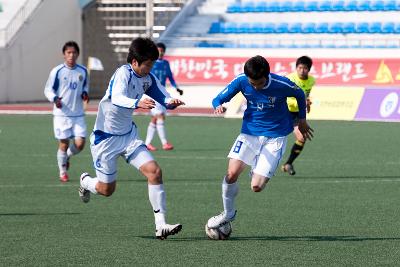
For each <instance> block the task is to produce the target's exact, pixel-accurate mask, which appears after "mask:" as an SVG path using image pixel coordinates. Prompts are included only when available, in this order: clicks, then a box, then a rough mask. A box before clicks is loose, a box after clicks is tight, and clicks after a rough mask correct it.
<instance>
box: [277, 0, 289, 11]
mask: <svg viewBox="0 0 400 267" xmlns="http://www.w3.org/2000/svg"><path fill="white" fill-rule="evenodd" d="M278 7H279V8H278V11H279V12H290V11H292V1H284V2H279V3H278Z"/></svg>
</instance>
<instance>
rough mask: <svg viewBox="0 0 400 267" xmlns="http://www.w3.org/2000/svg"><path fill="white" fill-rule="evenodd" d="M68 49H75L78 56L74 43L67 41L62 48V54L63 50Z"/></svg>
mask: <svg viewBox="0 0 400 267" xmlns="http://www.w3.org/2000/svg"><path fill="white" fill-rule="evenodd" d="M68 47H73V48H75V50H76V52H78V54H79V46H78V44H77V43H76V42H75V41H68V42H66V43H65V44H64V46H63V48H62V52H63V54H64V52H65V50H67V48H68Z"/></svg>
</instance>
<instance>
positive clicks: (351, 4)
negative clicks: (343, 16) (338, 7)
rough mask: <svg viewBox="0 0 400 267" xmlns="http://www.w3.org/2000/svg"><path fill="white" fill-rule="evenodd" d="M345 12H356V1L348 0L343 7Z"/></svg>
mask: <svg viewBox="0 0 400 267" xmlns="http://www.w3.org/2000/svg"><path fill="white" fill-rule="evenodd" d="M344 10H345V11H356V10H357V1H356V0H349V1H347V2H346V3H345V5H344Z"/></svg>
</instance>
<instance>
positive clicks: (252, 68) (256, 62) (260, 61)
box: [244, 56, 270, 80]
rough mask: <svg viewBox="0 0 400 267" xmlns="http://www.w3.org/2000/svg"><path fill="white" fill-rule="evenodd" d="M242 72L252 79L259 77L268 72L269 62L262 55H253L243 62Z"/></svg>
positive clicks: (264, 75)
mask: <svg viewBox="0 0 400 267" xmlns="http://www.w3.org/2000/svg"><path fill="white" fill-rule="evenodd" d="M244 73H245V74H246V76H247V77H249V78H250V79H253V80H258V79H261V78H262V77H266V76H268V74H269V73H270V68H269V63H268V61H267V60H266V59H265V58H264V57H262V56H255V57H252V58H250V59H248V60H247V61H246V63H245V64H244Z"/></svg>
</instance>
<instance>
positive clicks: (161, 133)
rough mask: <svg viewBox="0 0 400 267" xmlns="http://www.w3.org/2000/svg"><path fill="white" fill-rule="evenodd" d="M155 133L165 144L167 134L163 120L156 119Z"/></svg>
mask: <svg viewBox="0 0 400 267" xmlns="http://www.w3.org/2000/svg"><path fill="white" fill-rule="evenodd" d="M157 133H158V136H159V137H160V140H161V144H163V145H165V144H166V143H167V135H166V134H165V127H164V120H157Z"/></svg>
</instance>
